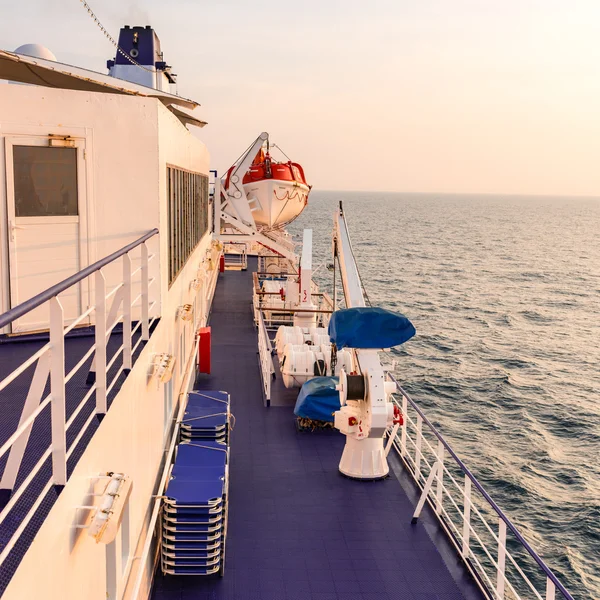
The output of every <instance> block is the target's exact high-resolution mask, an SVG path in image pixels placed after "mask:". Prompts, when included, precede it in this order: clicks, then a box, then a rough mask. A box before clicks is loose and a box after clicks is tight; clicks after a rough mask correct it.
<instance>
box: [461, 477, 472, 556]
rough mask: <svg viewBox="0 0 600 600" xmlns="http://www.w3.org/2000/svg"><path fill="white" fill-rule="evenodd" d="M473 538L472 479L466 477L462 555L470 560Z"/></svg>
mask: <svg viewBox="0 0 600 600" xmlns="http://www.w3.org/2000/svg"><path fill="white" fill-rule="evenodd" d="M470 537H471V479H470V478H469V476H468V475H465V505H464V510H463V534H462V555H463V558H468V557H469V553H470V542H469V538H470Z"/></svg>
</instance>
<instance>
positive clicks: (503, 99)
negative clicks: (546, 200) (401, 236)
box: [0, 0, 600, 195]
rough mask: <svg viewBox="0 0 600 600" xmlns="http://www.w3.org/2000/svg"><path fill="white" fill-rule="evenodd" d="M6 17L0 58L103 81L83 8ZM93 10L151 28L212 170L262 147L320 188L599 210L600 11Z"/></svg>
mask: <svg viewBox="0 0 600 600" xmlns="http://www.w3.org/2000/svg"><path fill="white" fill-rule="evenodd" d="M4 2H7V0H2V2H0V5H1V4H2V3H4ZM10 4H11V8H10V11H9V12H7V11H4V14H3V17H2V20H1V23H0V47H2V48H6V49H9V50H14V48H16V47H17V46H18V45H20V44H23V43H30V42H37V43H42V44H44V45H46V46H48V47H49V48H50V49H51V50H52V51H53V52H54V53H55V54H56V56H57V57H58V59H59V60H61V61H64V62H68V63H72V64H78V65H81V66H85V67H88V68H92V69H94V70H99V71H101V72H105V63H106V59H108V58H111V57H113V56H114V48H113V47H112V46H111V45H110V43H109V42H108V41H107V40H106V39H105V38H104V37H103V35H102V34H101V33H100V31H99V30H98V29H97V28H96V25H95V24H94V23H93V21H92V20H91V19H90V18H89V16H88V15H87V12H86V11H85V10H84V9H83V8H82V6H81V4H80V2H79V0H21V1H19V2H16V3H15V2H11V3H10ZM90 4H91V6H92V8H93V9H94V10H95V12H96V14H97V15H98V17H99V18H100V20H101V21H103V23H104V25H105V26H106V27H107V29H109V31H111V33H113V35H114V36H115V37H116V36H117V35H118V31H119V28H120V27H121V25H123V24H128V25H146V24H151V25H153V26H154V28H155V29H156V30H157V32H158V35H159V37H160V39H161V42H162V46H163V51H164V53H165V58H166V60H167V62H168V63H169V64H171V65H173V67H174V72H176V73H177V74H178V75H179V87H178V91H179V94H180V95H182V96H187V97H191V98H194V99H195V100H198V101H199V102H200V103H201V104H202V107H200V108H199V109H197V111H196V112H197V113H198V114H199V116H201V117H202V118H204V119H206V120H207V121H208V122H209V125H208V126H207V127H205V128H204V129H203V130H197V135H199V136H200V137H201V138H202V139H203V140H204V141H205V142H206V143H207V145H208V147H209V149H210V151H211V155H212V160H213V166H214V167H215V168H217V169H219V170H220V171H221V170H223V169H226V168H227V167H228V166H229V165H230V163H231V162H232V161H233V160H235V158H236V157H237V156H238V154H239V153H240V152H241V151H242V150H243V149H244V148H245V147H246V146H247V145H248V144H249V143H250V142H251V141H252V140H253V139H254V138H255V137H256V136H257V135H258V133H260V132H261V131H269V132H270V133H271V137H272V139H273V140H274V141H275V142H276V143H278V144H279V145H281V146H282V148H283V149H284V150H285V151H286V152H287V153H288V154H289V155H290V156H292V157H293V158H294V159H295V160H297V161H299V162H301V163H302V164H303V165H304V167H305V170H306V173H307V176H308V178H309V180H310V183H312V184H313V185H315V187H317V188H321V189H356V190H390V191H416V192H427V191H434V192H488V193H494V192H496V193H534V194H556V195H559V194H566V195H568V194H583V195H600V165H599V161H600V0H560V1H559V0H410V1H409V0H370V1H367V0H360V1H357V0H343V1H338V0H300V1H299V2H282V1H280V2H273V1H268V2H267V1H265V0H252V1H249V0H245V1H243V0H213V1H212V2H209V1H200V0H169V1H167V0H162V1H160V2H159V1H158V0H138V1H137V2H133V1H128V0H90Z"/></svg>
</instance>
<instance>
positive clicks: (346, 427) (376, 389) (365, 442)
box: [333, 203, 396, 479]
mask: <svg viewBox="0 0 600 600" xmlns="http://www.w3.org/2000/svg"><path fill="white" fill-rule="evenodd" d="M333 245H334V260H335V259H336V257H337V260H338V263H339V267H340V276H341V280H342V287H343V290H344V297H345V300H346V306H347V307H348V308H355V307H361V306H365V298H364V293H363V289H362V285H361V280H360V275H359V273H358V268H357V266H356V261H355V259H354V254H353V252H352V246H351V243H350V236H349V234H348V227H347V224H346V219H345V218H344V213H343V210H342V206H341V203H340V207H339V209H338V211H337V213H336V215H335V217H334V231H333ZM353 352H354V357H355V361H356V364H357V367H358V369H357V370H358V373H359V374H357V375H352V374H347V373H345V372H344V371H343V370H342V371H341V372H340V384H339V386H338V389H339V392H340V402H341V408H340V410H339V411H337V412H336V413H335V427H336V428H337V429H339V430H340V432H341V433H343V434H344V435H345V436H346V445H345V447H344V452H343V454H342V458H341V460H340V467H339V468H340V471H341V472H342V473H343V474H344V475H347V476H349V477H353V478H356V479H378V478H382V477H385V476H386V475H387V474H388V472H389V467H388V464H387V458H386V454H385V447H384V440H383V435H384V433H385V431H386V430H387V429H388V428H389V427H391V426H392V424H393V423H394V405H393V404H392V402H391V401H390V399H389V398H390V394H391V393H392V391H394V390H395V387H396V386H395V384H394V383H393V382H386V381H385V372H384V370H383V367H382V365H381V361H380V360H379V354H378V351H377V350H376V349H355V350H354V351H353Z"/></svg>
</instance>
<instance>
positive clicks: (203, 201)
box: [167, 167, 208, 285]
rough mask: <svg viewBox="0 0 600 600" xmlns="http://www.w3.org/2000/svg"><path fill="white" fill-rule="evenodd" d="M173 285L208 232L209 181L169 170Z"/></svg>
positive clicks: (180, 170)
mask: <svg viewBox="0 0 600 600" xmlns="http://www.w3.org/2000/svg"><path fill="white" fill-rule="evenodd" d="M167 195H168V210H169V215H168V223H167V227H168V230H169V285H171V283H173V281H174V280H175V278H176V277H177V275H178V273H179V271H181V269H182V267H183V265H184V264H185V263H186V261H187V259H188V258H189V257H190V255H191V254H192V252H194V250H195V249H196V247H197V246H198V244H199V242H200V240H201V239H202V237H203V236H204V234H205V233H206V232H207V231H208V177H207V176H206V175H201V174H200V173H191V172H189V171H184V170H183V169H177V168H175V167H167Z"/></svg>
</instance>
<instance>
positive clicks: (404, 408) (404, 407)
mask: <svg viewBox="0 0 600 600" xmlns="http://www.w3.org/2000/svg"><path fill="white" fill-rule="evenodd" d="M402 417H403V419H402V421H403V422H402V432H401V434H400V452H401V454H402V456H406V428H407V427H408V400H407V398H406V396H405V395H404V394H402Z"/></svg>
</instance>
